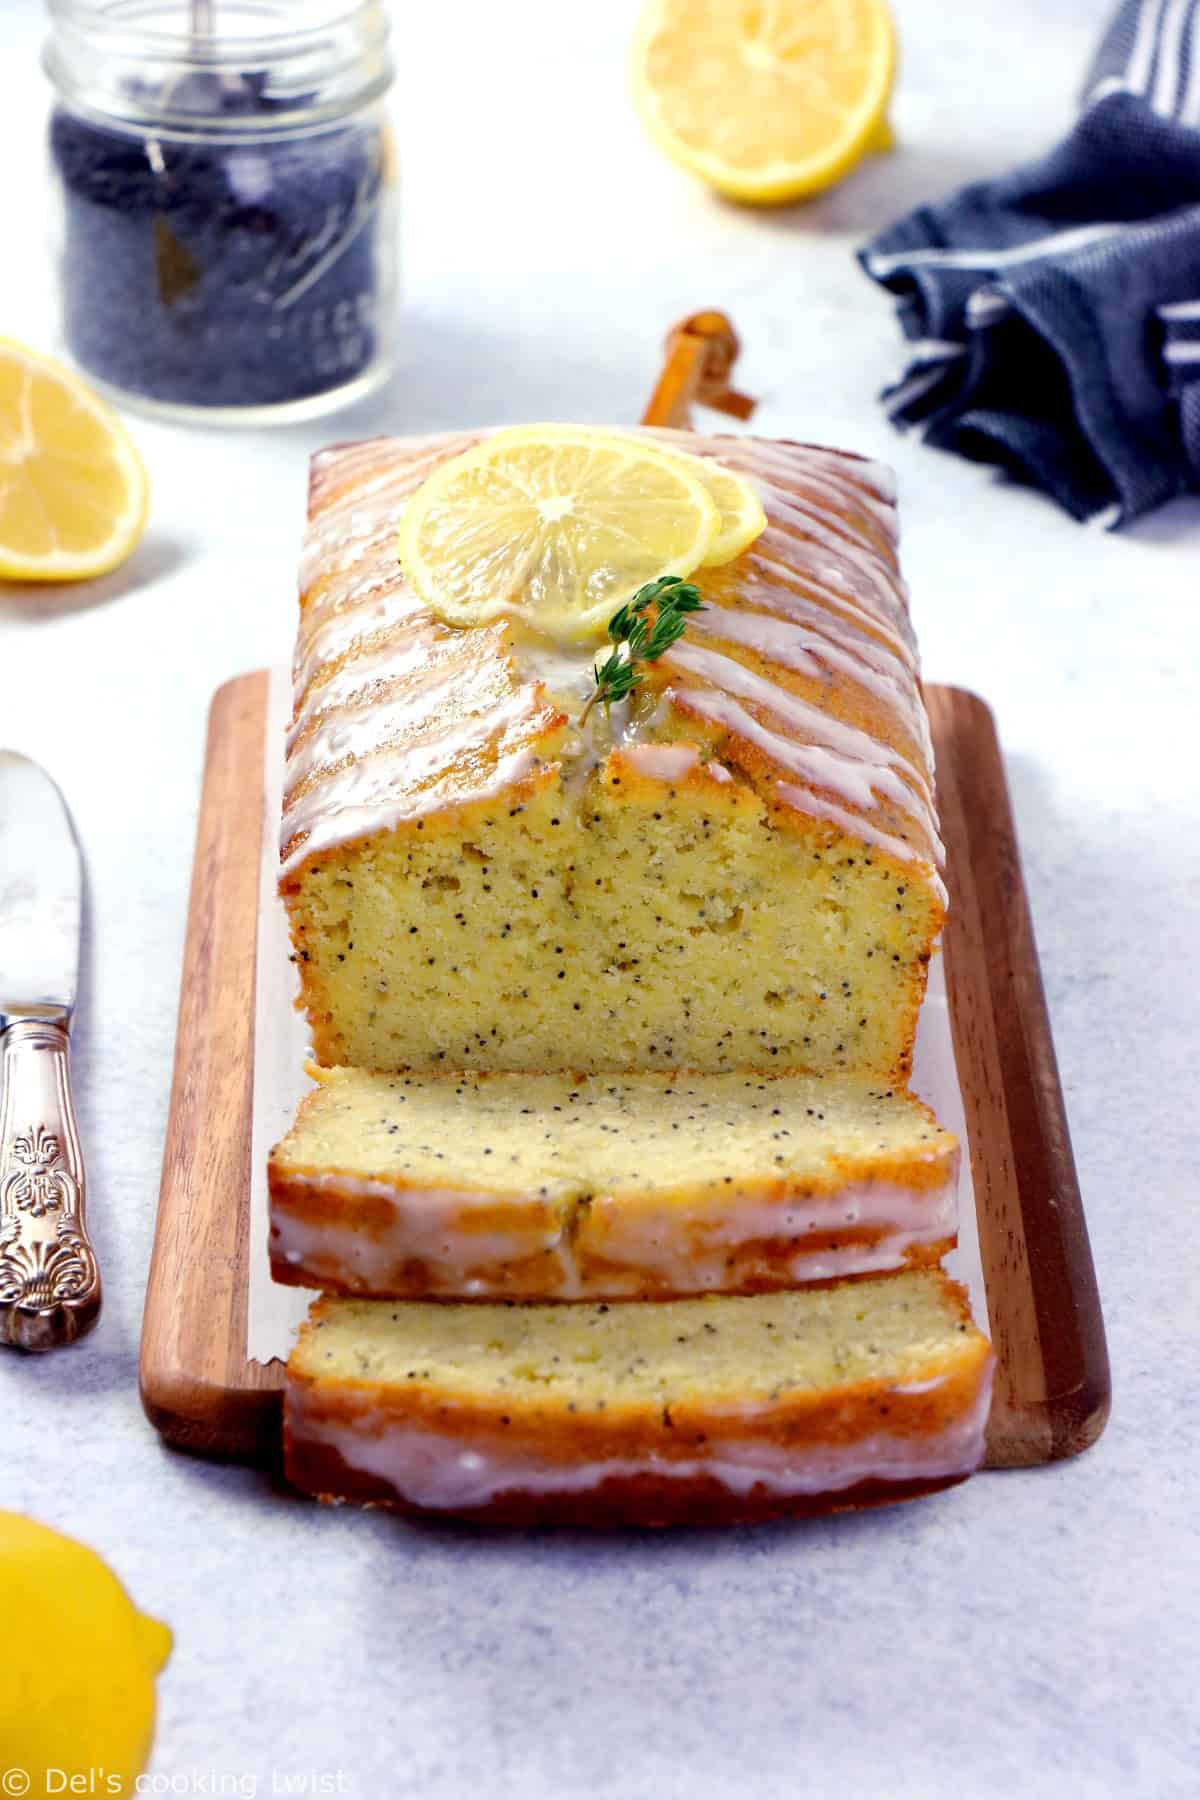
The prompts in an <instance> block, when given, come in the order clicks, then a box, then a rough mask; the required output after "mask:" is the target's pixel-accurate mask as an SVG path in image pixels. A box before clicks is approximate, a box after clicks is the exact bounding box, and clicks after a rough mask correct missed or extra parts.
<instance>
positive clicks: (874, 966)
mask: <svg viewBox="0 0 1200 1800" xmlns="http://www.w3.org/2000/svg"><path fill="white" fill-rule="evenodd" d="M676 438H678V442H679V446H680V447H681V448H686V449H687V450H688V451H690V452H692V453H693V454H698V455H699V456H701V457H703V458H709V459H715V460H716V461H717V462H718V463H719V464H720V465H721V466H722V467H724V468H727V469H729V470H732V471H735V472H737V473H739V474H741V475H743V476H745V477H746V478H747V479H748V480H749V482H750V483H751V484H752V486H753V487H754V489H755V491H756V493H757V494H758V497H759V499H760V500H761V503H762V508H763V510H764V512H765V515H766V528H765V530H764V531H763V532H762V534H761V536H759V537H758V538H757V540H756V541H755V542H754V543H753V544H752V545H751V546H750V548H748V549H746V550H744V551H743V552H742V553H741V554H740V555H737V556H736V557H735V558H734V560H732V561H731V562H729V563H727V564H725V565H724V566H723V567H715V568H705V569H704V570H702V571H701V573H700V575H699V576H697V578H696V579H697V580H698V581H699V582H700V585H701V587H702V591H703V596H704V600H705V603H706V604H705V609H704V610H703V611H701V612H698V613H696V614H695V615H694V616H693V617H692V619H691V620H690V621H689V624H688V630H687V634H686V637H685V638H684V639H682V640H681V641H680V642H678V643H677V644H675V645H674V647H673V648H671V649H670V650H669V651H668V652H667V653H666V654H665V655H663V656H662V657H661V658H659V660H658V661H656V662H654V663H652V664H650V665H648V667H647V671H646V678H645V681H644V682H643V684H642V686H641V687H640V688H639V689H638V690H637V692H636V693H635V694H633V695H632V696H631V697H630V698H629V699H628V700H625V701H622V702H621V703H620V704H619V705H614V706H613V707H612V708H611V710H610V711H609V712H608V713H606V712H605V711H604V709H603V708H601V707H595V708H593V709H592V711H591V713H590V715H589V716H588V717H587V718H586V719H585V717H584V714H585V712H586V708H587V699H588V696H589V694H590V692H591V691H592V689H593V686H594V676H593V672H592V671H593V664H594V661H595V656H596V650H595V645H594V644H590V645H582V646H572V647H568V648H564V647H563V646H562V645H559V644H554V643H551V642H549V641H547V640H546V639H544V638H540V637H539V636H538V635H537V633H536V632H530V631H529V630H527V629H525V628H523V627H522V626H521V624H520V622H519V620H517V619H513V618H493V619H491V620H489V621H488V622H487V623H481V624H478V625H472V626H468V627H466V628H462V627H454V626H451V625H447V624H445V623H443V622H442V621H441V620H440V619H439V618H438V617H436V616H435V615H434V613H433V612H432V611H431V609H430V607H429V606H428V605H427V604H426V602H425V601H424V600H422V599H421V597H420V596H419V594H418V593H417V591H416V590H415V588H414V587H413V586H412V585H411V584H410V583H409V581H408V580H407V579H406V577H405V575H404V574H403V572H402V570H401V567H400V564H399V561H398V558H397V551H396V532H397V525H398V522H399V521H400V519H401V516H402V514H403V512H404V509H405V506H406V503H407V502H408V501H409V500H410V499H411V497H412V496H413V495H414V494H415V493H416V491H417V490H418V489H419V488H420V487H421V484H422V483H423V482H425V481H426V479H427V478H428V477H429V476H430V475H431V474H432V473H434V472H435V471H436V470H437V469H438V468H439V467H440V466H441V465H442V464H444V463H445V462H446V461H447V459H449V458H452V457H456V456H458V455H460V454H461V453H462V452H464V451H466V450H468V449H470V448H471V447H472V446H473V445H475V444H476V443H477V442H478V441H479V439H478V434H475V435H472V436H466V435H461V434H459V435H453V436H449V435H448V436H442V437H437V438H425V439H409V440H404V439H391V440H378V441H375V442H372V443H367V444H361V445H351V446H347V447H343V448H341V449H337V450H333V451H329V452H326V453H324V454H322V455H320V456H318V457H317V458H316V460H315V463H314V465H313V471H312V479H311V491H310V524H309V532H308V540H307V548H306V552H305V558H304V566H303V574H302V606H301V624H300V633H299V639H298V643H297V650H296V659H295V696H296V698H295V712H294V717H293V721H292V726H291V731H290V735H289V744H288V761H287V771H286V790H285V806H284V819H283V843H282V855H283V866H282V876H281V891H282V893H283V896H284V899H285V901H286V904H287V907H288V913H289V919H290V927H291V932H292V939H293V948H294V953H295V957H296V960H297V963H298V967H299V973H300V980H301V988H302V997H303V1003H304V1006H305V1009H306V1011H307V1014H308V1018H309V1021H310V1024H311V1028H312V1035H313V1046H314V1052H315V1055H316V1058H317V1060H318V1061H319V1062H320V1063H323V1064H327V1065H349V1066H355V1067H362V1068H371V1069H378V1070H383V1071H401V1070H413V1071H432V1070H436V1069H439V1068H444V1069H447V1070H455V1069H465V1070H472V1069H478V1070H496V1071H530V1072H542V1071H546V1070H552V1069H570V1070H575V1071H580V1072H582V1073H595V1072H605V1071H614V1072H621V1071H637V1070H652V1069H656V1068H661V1069H674V1068H688V1069H693V1070H696V1071H700V1072H707V1073H715V1072H720V1071H725V1070H731V1071H737V1070H747V1069H749V1070H752V1069H764V1068H765V1069H769V1068H771V1067H773V1066H774V1067H776V1068H779V1069H789V1070H802V1071H807V1072H810V1073H831V1072H839V1071H847V1070H854V1071H858V1072H860V1073H863V1074H869V1075H871V1076H873V1077H874V1078H876V1080H877V1081H878V1082H880V1083H881V1084H884V1085H886V1084H890V1083H898V1082H902V1081H903V1080H904V1078H905V1076H906V1074H907V1072H908V1069H909V1065H910V1060H911V1053H912V1043H913V1036H914V1032H915V1026H916V1017H917V1011H918V1007H919V1005H920V1001H921V997H922V994H923V991H924V985H925V975H926V968H927V964H928V960H929V956H930V953H931V950H932V946H933V943H934V940H935V938H936V936H937V933H938V931H939V929H940V926H941V923H942V919H943V916H944V904H945V894H944V890H943V887H942V883H941V880H940V877H939V873H938V864H939V858H940V845H939V843H938V837H937V825H936V819H935V814H934V805H933V796H932V766H931V752H930V743H929V733H928V727H927V722H926V718H925V712H924V708H923V704H922V699H921V694H920V687H919V680H918V674H917V663H916V654H915V648H914V643H913V637H912V632H911V629H910V625H909V619H908V610H907V604H906V600H905V594H904V589H903V585H902V583H901V581H900V577H899V573H898V567H897V558H896V523H895V510H894V505H893V498H892V492H891V488H890V484H889V479H888V477H887V476H886V474H885V473H884V472H883V471H881V470H880V469H878V468H877V467H876V466H875V465H873V464H870V463H867V462H865V461H863V460H861V459H859V458H856V457H853V456H848V455H842V454H838V453H835V452H832V451H827V450H819V449H813V448H811V447H806V446H802V445H796V444H787V443H778V442H767V441H763V440H755V439H749V438H738V439H734V438H713V439H705V438H693V437H691V436H690V435H688V436H686V437H684V436H682V435H681V434H655V435H654V437H653V439H652V440H650V441H652V442H653V443H655V444H670V443H673V442H675V441H676Z"/></svg>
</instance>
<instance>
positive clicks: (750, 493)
mask: <svg viewBox="0 0 1200 1800" xmlns="http://www.w3.org/2000/svg"><path fill="white" fill-rule="evenodd" d="M670 454H671V455H672V456H677V457H678V458H679V460H680V462H682V463H685V464H686V465H687V467H688V468H689V469H691V470H692V471H693V473H694V474H695V476H696V478H697V480H699V481H702V482H703V483H704V485H705V487H706V488H707V489H708V491H709V493H710V494H711V495H712V497H713V500H714V501H715V502H716V507H717V511H718V513H719V514H720V515H721V523H720V528H719V529H718V531H717V535H716V537H715V538H714V539H713V541H712V543H711V544H710V545H709V548H708V554H707V556H706V557H705V558H704V561H703V562H702V563H701V564H700V567H701V568H702V569H715V568H718V567H719V566H720V565H721V564H722V563H728V562H732V561H733V559H734V557H735V556H740V555H741V553H742V551H743V550H745V549H747V548H748V546H749V545H751V544H752V543H753V542H754V540H755V538H756V537H758V536H760V535H761V533H762V532H764V531H765V530H766V528H767V515H766V513H765V512H764V511H763V509H762V502H761V501H760V500H759V497H758V495H757V494H756V493H755V491H754V489H753V488H752V487H751V486H750V483H749V482H748V481H747V480H746V478H745V476H744V475H738V474H735V472H734V471H733V470H732V469H727V468H725V467H724V465H723V464H722V463H719V462H713V461H711V460H710V459H709V458H708V457H705V456H691V455H689V453H688V452H687V451H686V450H675V449H672V450H671V452H670Z"/></svg>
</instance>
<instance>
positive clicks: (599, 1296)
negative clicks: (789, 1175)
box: [271, 1158, 957, 1300]
mask: <svg viewBox="0 0 1200 1800" xmlns="http://www.w3.org/2000/svg"><path fill="white" fill-rule="evenodd" d="M309 1193H313V1194H323V1195H326V1196H327V1197H328V1199H329V1201H330V1202H332V1203H333V1206H331V1207H329V1208H327V1209H326V1210H325V1211H324V1212H323V1213H322V1214H321V1215H320V1216H319V1217H316V1218H314V1217H312V1216H310V1215H309V1214H308V1213H307V1211H306V1208H305V1200H304V1196H305V1195H306V1194H309ZM500 1199H505V1200H506V1201H507V1203H508V1213H507V1225H506V1226H505V1227H499V1226H497V1225H496V1224H495V1223H494V1222H493V1221H494V1212H495V1205H496V1203H497V1202H498V1201H499V1200H500ZM365 1201H370V1202H372V1203H373V1204H372V1206H371V1212H370V1216H371V1229H370V1231H369V1232H367V1231H365V1230H364V1229H363V1216H362V1213H361V1211H360V1203H361V1202H365ZM380 1201H383V1202H385V1204H386V1207H387V1217H386V1218H385V1219H382V1220H381V1218H380V1214H379V1207H378V1202H380ZM334 1207H336V1210H334ZM481 1212H486V1213H487V1214H488V1216H489V1226H488V1229H487V1230H486V1231H481V1230H480V1229H479V1228H478V1220H479V1215H480V1213H481ZM548 1214H549V1216H548ZM956 1229H957V1158H954V1159H952V1160H951V1163H950V1166H949V1167H948V1169H947V1172H946V1176H945V1178H944V1179H943V1180H942V1181H940V1182H937V1183H935V1184H931V1185H930V1186H929V1187H924V1188H918V1187H904V1186H901V1185H900V1184H899V1183H898V1182H889V1181H861V1182H847V1183H846V1184H845V1185H844V1186H843V1187H841V1188H839V1189H837V1190H835V1191H834V1192H831V1193H827V1194H817V1195H808V1194H802V1193H799V1192H797V1193H793V1194H790V1195H788V1196H786V1197H784V1198H779V1199H773V1198H772V1199H767V1198H763V1197H761V1196H758V1195H756V1196H754V1197H753V1198H748V1197H747V1196H746V1195H744V1194H739V1193H737V1192H736V1191H735V1192H734V1193H733V1194H732V1195H731V1194H730V1190H729V1189H728V1188H726V1187H724V1185H722V1187H721V1188H720V1189H719V1190H710V1191H709V1192H708V1193H705V1192H704V1191H703V1190H701V1191H699V1192H698V1193H697V1194H696V1195H695V1196H691V1197H689V1200H688V1204H687V1206H686V1207H680V1206H679V1205H677V1204H672V1203H671V1201H670V1200H666V1201H664V1203H663V1204H662V1205H660V1206H654V1205H652V1204H647V1203H645V1202H641V1203H630V1202H629V1201H628V1200H626V1199H625V1198H623V1197H622V1196H621V1195H597V1196H594V1197H593V1198H592V1200H591V1202H590V1204H589V1205H588V1206H587V1207H583V1208H581V1207H580V1206H579V1203H578V1200H577V1199H575V1198H567V1197H560V1198H558V1199H557V1200H556V1199H554V1198H553V1197H551V1198H550V1199H549V1200H545V1201H542V1200H539V1201H536V1202H535V1201H532V1200H531V1201H530V1202H529V1203H528V1204H527V1205H526V1206H525V1208H524V1211H522V1208H521V1204H520V1196H500V1195H497V1196H490V1195H486V1194H485V1195H481V1194H479V1193H477V1192H476V1193H472V1192H460V1191H456V1190H453V1189H440V1188H439V1189H432V1188H419V1187H399V1186H397V1185H396V1184H395V1183H394V1182H390V1181H387V1180H384V1179H379V1178H370V1177H365V1176H357V1177H356V1176H352V1175H348V1174H345V1173H344V1172H341V1171H336V1172H335V1171H331V1172H329V1173H317V1174H306V1175H304V1176H289V1178H288V1181H287V1184H286V1185H285V1186H283V1187H282V1188H281V1189H280V1191H279V1192H278V1193H277V1194H276V1195H274V1196H273V1197H272V1201H271V1240H272V1246H273V1249H274V1252H275V1255H276V1256H277V1257H278V1258H281V1259H282V1260H283V1261H285V1262H287V1263H289V1264H291V1265H292V1266H293V1267H295V1268H296V1269H298V1270H299V1271H300V1272H301V1273H303V1274H304V1275H305V1276H306V1277H308V1279H309V1280H310V1282H311V1284H312V1285H314V1286H318V1287H320V1286H324V1285H325V1284H326V1283H327V1282H334V1283H336V1284H337V1285H338V1286H339V1287H342V1288H345V1289H347V1290H349V1291H352V1292H355V1293H361V1294H368V1295H370V1294H375V1295H379V1296H380V1297H383V1298H387V1297H388V1296H389V1294H392V1293H394V1292H395V1291H396V1284H397V1281H398V1280H399V1278H400V1272H401V1271H403V1270H405V1269H406V1268H407V1267H409V1266H411V1264H412V1263H413V1262H419V1263H420V1264H421V1265H422V1271H423V1277H424V1285H423V1286H422V1289H421V1292H422V1293H423V1294H426V1295H437V1296H440V1297H443V1298H451V1297H454V1296H458V1297H459V1298H463V1297H468V1298H495V1299H504V1298H506V1297H508V1296H510V1295H512V1294H513V1293H514V1292H515V1291H516V1288H515V1286H514V1276H515V1275H516V1274H517V1273H518V1270H517V1269H516V1268H514V1265H519V1264H520V1263H522V1262H523V1261H525V1260H526V1259H527V1258H529V1257H532V1256H538V1257H541V1258H543V1259H549V1261H548V1266H547V1265H546V1263H545V1262H544V1261H543V1263H540V1264H539V1268H538V1273H537V1297H538V1298H546V1297H550V1296H553V1297H555V1298H558V1299H563V1300H579V1299H593V1300H619V1299H622V1298H626V1299H633V1298H638V1297H640V1296H641V1295H642V1294H643V1293H645V1292H646V1291H647V1290H649V1291H650V1292H655V1291H657V1290H659V1289H661V1290H663V1291H670V1292H672V1293H676V1294H698V1293H714V1292H718V1291H721V1290H722V1289H724V1288H727V1287H728V1286H729V1281H730V1254H731V1252H736V1253H737V1274H738V1278H739V1279H741V1280H742V1281H747V1280H751V1279H766V1280H773V1281H775V1282H777V1283H778V1284H779V1285H780V1286H785V1285H788V1284H801V1283H804V1282H808V1281H827V1280H832V1279H834V1278H840V1277H843V1276H849V1275H864V1274H873V1273H878V1272H880V1271H882V1270H888V1269H899V1268H901V1267H902V1266H903V1265H904V1262H905V1259H906V1256H907V1253H908V1252H909V1251H910V1250H915V1249H920V1248H922V1247H924V1246H928V1245H931V1244H936V1243H940V1242H942V1241H944V1240H946V1239H953V1238H954V1236H955V1233H956ZM839 1233H840V1234H841V1239H840V1242H839V1243H838V1244H836V1245H828V1244H826V1245H818V1246H813V1245H812V1244H811V1243H807V1242H806V1239H809V1238H811V1237H812V1236H813V1235H814V1234H821V1235H823V1236H828V1235H831V1234H839ZM855 1234H858V1235H857V1236H856V1235H855ZM864 1234H865V1235H864ZM786 1243H791V1244H792V1245H794V1249H793V1251H792V1253H791V1254H790V1255H785V1254H782V1253H781V1251H780V1245H781V1244H786ZM598 1263H599V1264H602V1266H597V1264H598Z"/></svg>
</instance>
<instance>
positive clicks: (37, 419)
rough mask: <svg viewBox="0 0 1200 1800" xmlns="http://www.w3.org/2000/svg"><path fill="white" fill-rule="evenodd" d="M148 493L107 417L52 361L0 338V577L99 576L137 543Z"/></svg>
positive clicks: (112, 418)
mask: <svg viewBox="0 0 1200 1800" xmlns="http://www.w3.org/2000/svg"><path fill="white" fill-rule="evenodd" d="M149 495H150V484H149V482H148V481H147V479H146V469H145V465H144V464H143V462H142V459H141V457H140V456H139V455H138V452H137V450H136V449H135V447H134V444H133V441H132V439H131V438H130V437H129V435H128V433H127V432H126V430H125V427H124V426H123V425H122V424H121V421H120V420H119V419H118V418H117V416H116V414H115V413H113V412H112V411H111V410H110V409H109V408H108V407H107V406H106V405H105V404H104V402H103V401H102V400H101V399H99V397H98V396H97V395H96V394H94V393H93V392H92V390H91V388H89V387H88V386H87V384H86V383H85V382H83V381H81V380H80V379H79V377H78V376H77V375H74V374H72V373H71V371H70V370H69V369H64V368H63V367H62V365H61V364H60V363H56V362H53V361H51V359H50V358H49V357H46V356H39V355H37V353H36V352H35V351H33V350H26V349H25V348H24V346H23V345H21V344H14V343H12V342H11V341H10V340H9V339H7V338H0V579H4V580H9V581H82V580H84V579H85V578H86V577H88V576H90V575H103V574H104V573H105V571H106V570H108V569H113V568H115V567H116V565H117V564H118V563H119V562H123V561H124V560H125V558H126V557H127V556H128V555H129V552H130V551H131V550H132V549H133V547H134V545H135V544H136V543H137V541H138V539H139V538H140V537H141V535H142V532H143V531H144V530H145V526H146V513H147V510H148V506H149Z"/></svg>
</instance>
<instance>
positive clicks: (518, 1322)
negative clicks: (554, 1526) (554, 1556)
mask: <svg viewBox="0 0 1200 1800" xmlns="http://www.w3.org/2000/svg"><path fill="white" fill-rule="evenodd" d="M991 1370H992V1357H991V1352H990V1350H989V1347H988V1344H987V1341H986V1339H985V1338H983V1337H982V1336H981V1335H980V1333H979V1332H978V1331H977V1330H976V1329H975V1327H974V1326H973V1325H972V1324H971V1321H970V1316H969V1313H968V1311H967V1307H966V1302H965V1296H964V1295H963V1293H962V1291H961V1289H959V1288H957V1287H956V1286H955V1285H954V1283H952V1282H949V1281H947V1280H946V1278H945V1276H943V1275H942V1274H941V1273H940V1271H935V1270H924V1271H914V1272H912V1273H910V1274H901V1275H893V1276H885V1277H881V1278H877V1279H875V1278H866V1279H863V1280H860V1281H852V1282H840V1283H833V1284H830V1285H828V1286H825V1287H816V1288H804V1289H801V1290H799V1291H797V1292H794V1293H788V1294H770V1295H756V1296H752V1297H746V1298H737V1297H731V1296H725V1297H714V1298H706V1299H697V1300H668V1301H664V1302H662V1303H661V1304H659V1305H656V1306H651V1305H642V1304H638V1303H637V1302H622V1303H617V1304H614V1305H606V1304H601V1305H598V1306H595V1305H574V1306H553V1305H549V1306H516V1305H508V1306H495V1305H490V1304H484V1305H477V1306H458V1305H455V1304H453V1303H447V1302H443V1303H441V1304H431V1305H423V1304H421V1303H419V1302H407V1303H402V1304H392V1303H389V1302H388V1301H385V1300H322V1301H319V1302H318V1303H317V1304H316V1305H315V1307H314V1308H313V1311H312V1314H311V1316H310V1319H309V1322H308V1324H307V1325H306V1326H304V1327H303V1329H302V1331H301V1335H300V1341H299V1344H298V1345H297V1347H296V1349H295V1351H294V1352H293V1355H292V1359H291V1363H290V1365H289V1371H288V1385H287V1391H286V1397H285V1411H284V1445H285V1458H286V1469H287V1473H288V1476H289V1479H290V1480H291V1481H292V1482H293V1483H294V1484H295V1485H296V1486H298V1487H300V1488H303V1489H305V1490H306V1491H308V1492H309V1493H313V1494H316V1495H318V1496H320V1497H321V1498H323V1499H350V1500H356V1501H360V1502H363V1503H365V1504H367V1505H373V1506H387V1507H393V1508H396V1509H398V1510H401V1511H426V1512H446V1513H453V1514H455V1515H457V1516H460V1517H466V1518H479V1519H486V1520H491V1521H495V1522H500V1523H505V1522H506V1523H538V1524H541V1523H569V1524H586V1525H612V1524H635V1525H668V1524H674V1523H686V1524H701V1523H713V1524H717V1523H730V1522H733V1521H736V1520H741V1519H757V1518H766V1517H770V1516H773V1515H779V1514H788V1513H806V1512H814V1511H824V1510H828V1509H829V1508H831V1507H837V1506H851V1505H864V1504H869V1503H872V1502H879V1501H886V1500H895V1499H903V1498H906V1497H908V1496H909V1495H912V1494H916V1493H921V1492H928V1491H929V1490H931V1489H933V1488H938V1487H945V1486H947V1485H949V1484H950V1483H951V1482H954V1481H959V1480H962V1479H963V1477H964V1476H966V1475H968V1474H970V1473H971V1471H972V1470H973V1469H975V1468H976V1467H977V1466H978V1464H979V1462H980V1460H981V1458H982V1455H983V1447H984V1427H985V1423H986V1419H987V1411H988V1400H989V1392H990V1386H991Z"/></svg>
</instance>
